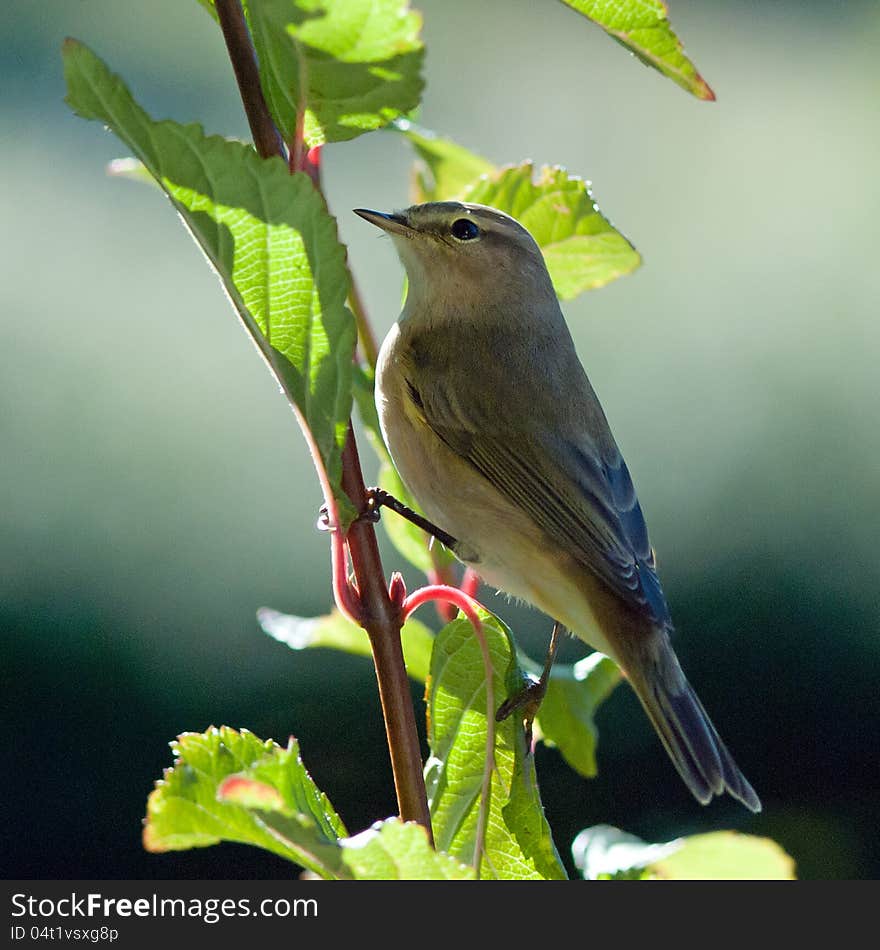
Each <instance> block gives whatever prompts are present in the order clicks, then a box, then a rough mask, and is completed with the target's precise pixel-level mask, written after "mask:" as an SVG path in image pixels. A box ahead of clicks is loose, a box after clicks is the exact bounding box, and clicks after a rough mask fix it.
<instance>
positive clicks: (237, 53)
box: [214, 0, 285, 158]
mask: <svg viewBox="0 0 880 950" xmlns="http://www.w3.org/2000/svg"><path fill="white" fill-rule="evenodd" d="M214 9H215V10H216V11H217V19H218V20H219V21H220V29H221V30H222V31H223V39H224V40H225V41H226V49H227V50H228V51H229V60H230V62H231V63H232V69H233V71H234V72H235V81H236V82H237V83H238V89H239V92H240V93H241V101H242V105H243V106H244V113H245V115H246V116H247V120H248V125H250V127H251V135H253V137H254V146H255V148H256V150H257V154H258V155H259V156H260V157H261V158H269V157H270V156H272V155H279V156H280V157H281V158H284V157H285V154H284V140H283V139H282V138H281V135H280V133H279V132H278V129H276V128H275V123H274V122H273V121H272V116H271V115H270V113H269V109H268V107H267V106H266V100H265V98H264V97H263V87H262V86H261V85H260V71H259V69H258V67H257V57H256V54H255V53H254V45H253V43H252V42H251V34H250V31H249V30H248V26H247V21H246V20H245V18H244V11H243V10H242V8H241V3H240V2H239V0H215V2H214Z"/></svg>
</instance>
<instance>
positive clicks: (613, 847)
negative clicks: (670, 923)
mask: <svg viewBox="0 0 880 950" xmlns="http://www.w3.org/2000/svg"><path fill="white" fill-rule="evenodd" d="M683 843H684V842H683V841H682V840H681V839H680V840H678V841H669V842H667V843H666V844H647V843H646V842H644V841H642V839H641V838H637V837H636V836H635V835H631V834H629V833H628V832H626V831H621V830H620V828H614V827H613V826H611V825H594V826H593V827H592V828H585V829H584V830H583V831H582V832H580V834H578V836H577V837H576V838H575V839H574V842H573V843H572V846H571V851H572V855H573V857H574V863H575V867H576V868H577V869H578V870H579V871H580V872H581V873H582V874H583V876H584V878H586V879H587V880H588V881H601V880H614V879H618V880H621V879H627V880H639V879H642V878H644V877H649V876H650V874H649V873H648V872H646V870H645V869H646V868H647V867H649V865H651V864H652V863H653V862H654V861H657V860H660V859H661V858H665V857H668V856H669V855H670V854H673V853H674V852H675V851H677V850H678V849H679V848H680V847H682V845H683Z"/></svg>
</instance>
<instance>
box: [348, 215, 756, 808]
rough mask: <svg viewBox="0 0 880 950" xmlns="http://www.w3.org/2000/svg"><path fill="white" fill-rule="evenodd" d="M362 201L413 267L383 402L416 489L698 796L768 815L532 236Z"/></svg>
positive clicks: (404, 472)
mask: <svg viewBox="0 0 880 950" xmlns="http://www.w3.org/2000/svg"><path fill="white" fill-rule="evenodd" d="M354 210H355V213H356V214H358V215H359V216H360V217H361V218H363V219H365V220H366V221H368V222H370V223H371V224H373V225H375V226H377V227H379V228H380V229H381V230H383V231H384V232H386V233H387V234H388V235H390V237H391V238H392V240H393V243H394V246H395V248H396V250H397V252H398V256H399V258H400V260H401V263H402V264H403V266H404V269H405V271H406V275H407V295H406V299H405V302H404V306H403V311H402V313H401V314H400V316H399V318H398V319H397V321H396V322H395V323H394V324H393V325H392V327H391V329H390V331H389V332H388V334H387V336H386V337H385V339H384V341H383V343H382V345H381V348H380V351H379V356H378V360H377V366H376V388H375V400H376V408H377V412H378V415H379V421H380V426H381V430H382V435H383V437H384V439H385V442H386V445H387V448H388V451H389V453H390V455H391V457H392V459H393V461H394V464H395V466H396V468H397V470H398V472H399V474H400V476H401V478H402V480H403V482H404V484H405V485H406V486H407V488H408V490H409V491H410V492H411V493H412V496H413V497H414V498H415V499H416V501H417V502H418V504H419V505H420V507H421V508H422V509H423V511H424V513H425V515H426V516H427V518H428V519H430V521H431V522H432V523H433V524H435V525H437V526H438V527H439V528H440V529H442V531H443V532H445V534H446V536H450V537H451V538H453V539H455V544H454V546H453V554H454V555H455V556H456V557H457V558H458V559H459V560H460V561H461V562H463V563H464V564H466V565H468V566H469V567H471V568H472V569H473V570H474V571H476V573H477V574H478V575H479V576H480V578H481V579H482V580H483V581H485V582H486V583H488V584H490V585H491V586H493V587H495V588H496V589H498V590H500V591H503V592H505V593H507V594H509V595H511V596H513V597H514V598H517V599H520V600H523V601H525V602H527V603H529V604H531V605H533V606H534V607H536V608H537V609H538V610H540V611H542V612H543V613H544V614H546V615H547V616H548V617H550V618H552V619H553V620H554V621H555V623H556V624H561V625H562V626H564V627H565V628H566V629H567V630H568V631H570V632H571V633H573V634H574V635H576V636H577V637H579V638H580V639H581V640H583V641H584V642H585V643H586V644H587V645H588V646H590V647H592V648H593V649H595V650H598V651H600V652H601V653H604V654H605V655H607V656H609V657H610V658H611V659H612V660H613V661H614V662H615V663H616V664H617V665H618V666H619V667H620V669H621V671H622V672H623V674H624V676H625V678H626V680H627V681H628V682H629V684H630V685H631V686H632V688H633V690H634V691H635V694H636V696H637V697H638V699H639V701H640V703H641V705H642V707H643V708H644V710H645V712H646V714H647V716H648V718H649V720H650V722H651V723H652V724H653V726H654V729H655V730H656V732H657V734H658V736H659V738H660V741H661V742H662V744H663V746H664V748H665V749H666V752H667V753H668V755H669V757H670V759H671V760H672V763H673V765H674V766H675V768H676V769H677V771H678V773H679V775H680V776H681V778H682V779H683V780H684V782H685V784H686V785H687V787H688V788H689V789H690V791H691V792H692V793H693V795H694V797H695V798H696V799H697V801H699V802H700V803H701V804H704V805H705V804H708V803H709V802H710V801H711V800H712V799H713V798H714V797H715V796H719V795H722V794H724V793H727V794H729V795H730V796H732V797H733V798H734V799H736V800H737V801H739V802H741V803H742V804H743V805H744V806H745V807H746V808H747V809H749V810H750V811H752V812H758V811H760V809H761V803H760V801H759V799H758V796H757V795H756V793H755V791H754V789H753V788H752V786H751V785H750V784H749V782H748V780H747V779H746V778H745V776H744V775H743V774H742V772H741V771H740V769H739V767H738V766H737V764H736V763H735V761H734V759H733V757H732V756H731V754H730V752H729V751H728V750H727V747H726V746H725V744H724V742H723V741H722V740H721V738H720V736H719V735H718V732H717V731H716V729H715V727H714V725H713V724H712V721H711V720H710V718H709V716H708V714H707V713H706V711H705V709H704V708H703V705H702V703H701V702H700V700H699V698H698V697H697V695H696V693H695V692H694V690H693V689H692V688H691V686H690V684H689V682H688V680H687V679H686V677H685V675H684V672H683V671H682V668H681V665H680V664H679V661H678V658H677V657H676V654H675V652H674V650H673V647H672V644H671V635H672V633H673V624H672V619H671V616H670V611H669V607H668V605H667V601H666V597H665V595H664V593H663V589H662V587H661V585H660V580H659V578H658V574H657V567H656V562H655V555H654V550H653V548H652V547H651V543H650V541H649V539H648V531H647V527H646V524H645V518H644V515H643V513H642V509H641V506H640V504H639V501H638V498H637V496H636V491H635V488H634V486H633V481H632V478H631V476H630V473H629V470H628V469H627V466H626V464H625V462H624V460H623V457H622V455H621V453H620V450H619V448H618V446H617V443H616V442H615V440H614V437H613V435H612V433H611V429H610V427H609V424H608V420H607V418H606V416H605V412H604V411H603V409H602V407H601V405H600V403H599V400H598V398H597V396H596V393H595V392H594V390H593V387H592V385H591V384H590V382H589V380H588V378H587V374H586V372H585V370H584V368H583V365H582V364H581V361H580V359H579V357H578V355H577V352H576V350H575V345H574V342H573V340H572V337H571V333H570V331H569V329H568V326H567V324H566V321H565V317H564V316H563V313H562V310H561V308H560V305H559V300H558V298H557V295H556V293H555V291H554V288H553V283H552V280H551V278H550V275H549V273H548V270H547V266H546V263H545V261H544V258H543V255H542V253H541V250H540V247H539V246H538V244H537V243H536V241H535V240H534V238H533V237H532V235H531V234H530V233H529V231H528V230H527V229H526V228H525V227H523V226H522V225H521V224H520V223H519V222H517V221H516V220H515V219H514V218H513V217H511V216H509V215H507V214H505V213H504V212H502V211H499V210H497V209H494V208H491V207H488V206H485V205H479V204H473V203H468V202H462V201H435V202H428V203H424V204H416V205H413V206H412V207H409V208H406V209H404V210H401V211H394V212H381V211H372V210H369V209H366V208H358V209H354Z"/></svg>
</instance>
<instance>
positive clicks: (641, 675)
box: [623, 631, 761, 812]
mask: <svg viewBox="0 0 880 950" xmlns="http://www.w3.org/2000/svg"><path fill="white" fill-rule="evenodd" d="M652 640H653V642H652V643H651V644H650V646H651V649H650V650H649V651H644V652H642V651H640V653H641V655H640V656H639V658H638V662H631V663H626V662H624V664H623V665H624V668H625V670H626V673H627V677H628V679H629V681H630V683H631V684H632V686H633V689H634V690H635V692H636V695H637V696H638V697H639V700H640V701H641V703H642V706H644V708H645V711H646V712H647V714H648V716H649V717H650V719H651V722H652V723H653V724H654V728H655V729H656V730H657V734H658V735H659V736H660V740H661V741H662V743H663V745H664V747H665V748H666V751H667V752H668V753H669V757H670V758H671V759H672V762H673V764H674V765H675V767H676V769H677V770H678V774H679V775H680V776H681V777H682V778H683V779H684V781H685V784H686V785H687V787H688V788H689V789H690V790H691V792H693V794H694V797H695V798H696V799H697V800H698V801H699V802H700V803H701V804H703V805H706V804H708V803H709V802H710V801H711V800H712V797H713V796H714V795H722V794H724V792H728V793H729V794H730V795H732V796H733V797H734V798H735V799H737V801H740V802H742V804H743V805H745V806H746V808H748V809H749V810H750V811H753V812H759V811H760V810H761V802H760V800H759V798H758V796H757V795H756V794H755V790H754V789H753V788H752V786H751V785H750V784H749V782H748V780H747V779H746V777H745V776H744V775H743V774H742V772H740V770H739V767H738V766H737V764H736V762H734V761H733V757H732V756H731V754H730V753H729V752H728V751H727V746H725V745H724V743H723V742H722V741H721V737H720V736H719V735H718V733H717V732H716V730H715V727H714V726H713V725H712V721H711V719H709V716H708V715H707V713H706V710H705V709H703V704H702V703H701V702H700V700H699V699H698V698H697V694H696V693H695V692H694V691H693V689H692V688H691V685H690V683H688V681H687V679H686V678H685V675H684V673H683V672H682V669H681V666H680V665H679V663H678V659H677V658H676V656H675V653H674V652H673V650H672V647H671V646H670V645H669V642H668V636H667V634H666V633H665V632H662V633H661V632H660V631H655V636H654V637H653V638H652Z"/></svg>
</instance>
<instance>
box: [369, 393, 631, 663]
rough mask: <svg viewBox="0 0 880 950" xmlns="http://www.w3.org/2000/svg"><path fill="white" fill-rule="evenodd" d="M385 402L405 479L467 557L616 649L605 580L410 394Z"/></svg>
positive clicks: (386, 430)
mask: <svg viewBox="0 0 880 950" xmlns="http://www.w3.org/2000/svg"><path fill="white" fill-rule="evenodd" d="M378 409H379V417H380V420H381V423H382V430H383V434H384V436H385V441H386V444H387V445H388V448H389V451H390V452H391V456H392V458H393V459H394V463H395V465H396V466H397V470H398V472H399V473H400V476H401V478H402V479H403V481H404V483H405V484H406V486H407V488H408V489H409V490H410V491H411V492H412V494H413V497H414V498H415V499H416V501H417V502H418V503H419V505H421V507H422V509H423V510H424V512H425V515H426V516H427V517H428V518H429V519H430V520H431V521H433V522H434V523H435V524H436V525H437V527H439V528H442V529H443V530H444V531H446V532H448V533H449V534H451V535H452V536H453V537H454V538H456V539H457V540H458V541H459V547H458V548H457V550H456V552H455V553H456V554H457V555H458V556H459V558H460V559H461V560H463V561H464V562H465V563H468V564H470V565H472V566H473V568H474V569H475V570H476V571H477V573H478V574H479V575H480V576H481V577H482V578H483V580H485V581H486V582H487V583H488V584H490V585H491V586H492V587H495V588H497V589H498V590H501V591H504V592H505V593H508V594H510V595H512V596H513V597H516V598H518V599H520V600H524V601H526V602H527V603H529V604H532V605H533V606H535V607H537V608H538V609H539V610H541V611H543V612H544V613H546V614H547V615H548V616H549V617H551V618H552V619H554V620H558V621H559V622H560V623H561V624H563V625H564V626H566V627H567V628H568V629H569V630H570V631H571V632H572V633H574V634H576V635H577V636H579V637H580V638H581V639H582V640H584V641H585V642H586V643H588V644H589V645H590V646H592V647H594V648H595V649H597V650H600V651H601V652H603V653H606V654H608V655H610V656H614V651H612V650H611V648H610V646H609V643H608V639H607V638H606V636H605V631H604V627H605V625H606V622H607V619H608V618H607V616H606V615H607V614H609V610H608V609H606V607H607V606H610V605H608V604H606V602H607V601H608V597H609V593H608V592H607V591H605V589H604V588H603V587H602V585H601V583H600V582H599V581H598V580H597V579H596V578H595V577H594V576H593V575H592V574H591V573H590V572H588V571H587V570H586V569H585V568H584V567H583V566H582V565H579V564H577V563H576V562H575V561H574V559H573V558H571V557H570V556H569V555H567V554H565V553H563V552H561V551H560V549H559V548H558V546H556V545H555V544H554V543H553V541H552V539H551V538H549V537H548V536H547V535H546V534H544V532H543V531H541V529H540V528H538V526H537V524H536V523H535V521H534V520H533V519H532V518H531V517H530V516H529V514H528V513H527V512H525V511H524V510H523V509H521V508H520V507H518V506H516V505H514V504H513V503H511V502H510V501H509V499H508V498H507V497H506V496H505V495H504V494H502V493H501V492H500V491H498V490H497V489H496V488H494V487H493V486H492V485H491V484H490V483H489V481H488V480H487V479H485V478H484V477H483V476H482V475H480V474H479V473H478V472H477V471H476V470H475V469H473V468H472V467H471V466H470V465H469V464H468V463H467V462H466V461H465V460H464V459H462V458H461V457H460V456H458V455H457V454H456V453H454V452H453V451H452V450H451V449H450V448H449V447H448V446H447V445H446V444H445V443H444V442H442V441H441V440H440V439H439V438H438V437H437V435H436V434H435V433H434V431H433V430H432V429H431V428H430V427H429V426H427V425H426V424H425V423H424V422H423V421H422V420H421V419H420V418H419V417H418V416H417V414H415V413H413V412H412V411H411V409H410V404H409V402H408V400H407V397H406V395H405V394H404V393H401V392H399V391H396V390H395V389H394V388H393V387H392V388H389V387H387V386H383V389H382V395H381V398H380V400H379V403H378Z"/></svg>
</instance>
